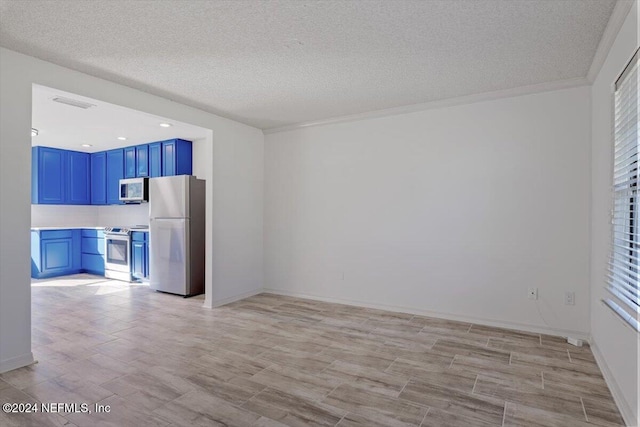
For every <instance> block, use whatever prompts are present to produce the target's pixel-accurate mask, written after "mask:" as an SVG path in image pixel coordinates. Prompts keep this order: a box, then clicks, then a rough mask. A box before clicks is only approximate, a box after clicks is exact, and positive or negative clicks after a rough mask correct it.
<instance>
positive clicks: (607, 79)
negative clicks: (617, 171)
mask: <svg viewBox="0 0 640 427" xmlns="http://www.w3.org/2000/svg"><path fill="white" fill-rule="evenodd" d="M639 45H640V40H638V4H637V2H636V3H635V5H634V7H633V8H632V9H631V12H630V13H629V15H628V16H627V19H626V21H625V23H624V25H623V26H622V28H621V30H620V32H619V33H618V36H617V38H616V40H615V42H614V44H613V46H612V47H611V49H610V51H609V55H608V56H607V59H606V61H605V63H604V65H603V67H602V69H601V70H600V73H599V74H598V76H597V77H596V79H595V81H594V84H593V86H592V88H591V99H592V155H591V158H592V176H591V185H592V198H591V260H592V261H591V334H592V343H593V344H594V345H593V347H594V352H595V353H596V356H598V362H599V363H600V367H601V368H602V370H603V372H604V373H605V376H606V378H607V381H608V383H609V386H610V388H611V391H612V392H613V393H614V397H615V398H616V402H617V403H618V407H619V408H620V410H621V411H622V413H623V415H624V417H625V420H626V421H627V423H628V424H629V425H638V422H639V421H638V417H639V416H640V411H639V409H638V398H639V396H640V392H639V391H638V387H640V376H639V375H638V358H639V357H640V355H639V354H638V347H639V346H640V341H639V335H638V334H637V333H636V332H635V331H633V330H632V329H631V328H630V327H628V326H626V325H625V324H624V323H623V322H622V321H621V320H619V319H618V318H617V317H616V316H615V315H614V314H613V313H612V312H611V310H609V309H608V308H607V307H605V306H603V305H602V303H601V300H602V298H605V297H607V292H606V291H605V290H604V286H605V285H606V282H605V277H606V276H605V268H606V265H607V258H608V256H609V248H610V245H611V241H610V239H611V221H610V218H611V216H610V213H611V206H612V205H611V200H612V199H611V196H612V193H611V182H612V178H611V177H612V157H611V156H612V150H613V123H612V115H613V83H614V82H615V80H616V79H617V77H618V75H620V73H621V72H622V70H623V69H624V67H625V66H626V64H627V63H628V61H629V60H630V59H631V56H632V55H633V52H634V51H635V49H636V48H637V47H638V46H639ZM633 420H635V422H633Z"/></svg>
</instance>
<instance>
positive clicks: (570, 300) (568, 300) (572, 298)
mask: <svg viewBox="0 0 640 427" xmlns="http://www.w3.org/2000/svg"><path fill="white" fill-rule="evenodd" d="M564 305H576V293H575V292H571V291H567V292H565V293H564Z"/></svg>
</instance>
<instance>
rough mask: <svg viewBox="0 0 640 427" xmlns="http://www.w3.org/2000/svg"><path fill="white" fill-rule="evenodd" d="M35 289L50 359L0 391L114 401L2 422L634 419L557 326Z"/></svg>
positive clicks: (272, 302) (53, 285)
mask: <svg viewBox="0 0 640 427" xmlns="http://www.w3.org/2000/svg"><path fill="white" fill-rule="evenodd" d="M32 290H33V293H32V295H33V313H32V315H33V343H34V345H33V347H34V354H35V356H36V358H37V359H38V360H39V363H37V364H35V365H32V366H30V367H26V368H21V369H17V370H15V371H11V372H8V373H5V374H2V375H0V401H1V402H2V403H4V402H62V403H89V404H91V405H93V404H94V403H96V402H99V403H101V404H104V405H110V408H111V411H110V412H109V413H91V414H86V413H62V414H46V415H45V414H42V413H39V414H22V415H17V414H5V413H1V412H0V425H2V426H13V425H18V426H23V425H77V426H95V425H113V426H136V427H138V426H166V425H175V426H243V427H244V426H282V425H289V426H313V425H319V426H334V425H337V426H341V427H345V426H385V427H386V426H501V425H504V426H562V427H567V426H582V425H602V426H610V425H621V424H622V423H623V422H622V419H621V417H620V414H619V412H618V410H617V409H616V406H615V404H614V403H613V400H612V397H611V394H610V393H609V390H608V388H607V385H606V384H605V382H604V380H603V378H602V375H601V373H600V371H599V369H598V367H597V366H596V364H595V361H594V358H593V355H592V353H591V351H590V349H589V347H583V348H577V347H573V346H570V345H568V344H566V343H565V342H564V341H563V340H562V339H560V338H557V337H552V336H546V335H540V334H532V333H526V332H517V331H511V330H504V329H497V328H490V327H485V326H481V325H475V324H473V325H472V324H469V323H460V322H452V321H446V320H440V319H434V318H428V317H421V316H413V315H411V314H402V313H392V312H386V311H381V310H372V309H365V308H358V307H352V306H346V305H339V304H329V303H324V302H316V301H310V300H304V299H298V298H291V297H283V296H276V295H271V294H261V295H257V296H254V297H251V298H248V299H245V300H243V301H239V302H236V303H233V304H229V305H227V306H225V307H221V308H218V309H214V310H208V309H204V308H202V299H200V298H190V299H183V298H180V297H176V296H171V295H165V294H161V293H156V292H153V291H150V290H149V289H148V288H147V287H145V286H129V285H126V284H122V283H119V282H112V281H105V280H104V279H103V278H98V277H95V276H89V275H77V276H72V277H71V278H70V279H65V280H50V281H46V280H45V281H34V282H33V287H32Z"/></svg>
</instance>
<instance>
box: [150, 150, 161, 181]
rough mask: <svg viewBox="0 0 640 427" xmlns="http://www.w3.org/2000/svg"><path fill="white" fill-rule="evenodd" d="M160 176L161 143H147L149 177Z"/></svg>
mask: <svg viewBox="0 0 640 427" xmlns="http://www.w3.org/2000/svg"><path fill="white" fill-rule="evenodd" d="M158 176H162V143H161V142H154V143H153V144H149V177H151V178H156V177H158Z"/></svg>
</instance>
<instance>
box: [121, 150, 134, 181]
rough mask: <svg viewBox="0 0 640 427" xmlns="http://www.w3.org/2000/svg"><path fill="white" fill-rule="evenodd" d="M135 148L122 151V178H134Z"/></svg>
mask: <svg viewBox="0 0 640 427" xmlns="http://www.w3.org/2000/svg"><path fill="white" fill-rule="evenodd" d="M136 169H137V166H136V147H127V148H125V149H124V177H125V178H135V177H136Z"/></svg>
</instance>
